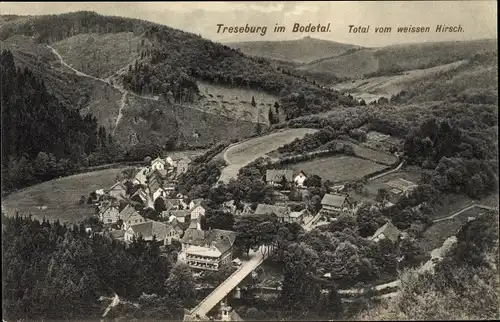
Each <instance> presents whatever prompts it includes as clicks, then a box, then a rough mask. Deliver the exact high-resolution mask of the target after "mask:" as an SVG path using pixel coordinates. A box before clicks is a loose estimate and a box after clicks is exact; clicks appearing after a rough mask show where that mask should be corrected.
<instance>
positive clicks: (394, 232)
mask: <svg viewBox="0 0 500 322" xmlns="http://www.w3.org/2000/svg"><path fill="white" fill-rule="evenodd" d="M380 234H384V236H385V237H386V238H388V239H389V240H391V241H392V242H395V241H397V240H398V238H399V235H400V234H401V232H400V231H399V230H398V229H397V228H396V226H394V225H393V224H392V222H390V221H388V222H387V223H386V224H385V225H383V226H382V227H380V228H379V229H377V231H376V232H375V234H373V236H372V237H371V240H374V239H375V238H377V237H378V236H379V235H380Z"/></svg>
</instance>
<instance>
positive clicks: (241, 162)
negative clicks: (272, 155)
mask: <svg viewBox="0 0 500 322" xmlns="http://www.w3.org/2000/svg"><path fill="white" fill-rule="evenodd" d="M316 131H317V130H315V129H304V128H303V129H287V130H285V131H280V132H276V133H271V134H268V135H265V136H261V137H256V138H253V139H250V140H247V141H243V142H240V143H237V144H235V145H232V146H230V147H229V148H227V149H226V150H225V151H224V152H223V153H224V160H225V161H226V162H227V163H228V166H226V167H225V168H224V169H222V173H221V177H220V179H219V180H221V181H223V182H227V181H229V179H231V178H236V176H237V175H238V171H239V169H240V168H241V167H244V166H245V165H247V164H248V163H250V162H252V161H254V160H255V159H257V158H260V157H263V156H265V155H266V154H267V153H269V152H271V151H274V150H276V149H277V148H279V147H280V146H282V145H285V144H288V143H290V142H292V141H293V140H295V139H297V138H299V139H300V138H303V137H304V136H305V135H306V134H308V133H314V132H316Z"/></svg>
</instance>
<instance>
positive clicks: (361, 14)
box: [0, 1, 497, 46]
mask: <svg viewBox="0 0 500 322" xmlns="http://www.w3.org/2000/svg"><path fill="white" fill-rule="evenodd" d="M79 10H91V11H96V12H98V13H100V14H105V15H116V16H123V17H131V18H139V19H144V20H149V21H153V22H157V23H161V24H165V25H168V26H171V27H174V28H178V29H181V30H185V31H190V32H194V33H196V34H201V35H202V36H203V37H205V38H208V39H211V40H216V41H220V42H228V41H253V40H289V39H298V38H303V37H305V36H311V37H315V38H321V39H327V40H333V41H338V42H344V43H352V44H357V45H362V46H384V45H390V44H398V43H409V42H423V41H445V40H471V39H484V38H497V5H496V1H407V2H406V1H386V2H382V1H377V2H300V1H287V2H282V1H270V2H126V3H123V2H108V3H106V2H92V3H85V2H74V3H68V2H66V3H64V2H61V3H47V2H45V3H41V2H40V3H37V2H32V3H15V2H2V3H0V12H1V13H2V14H22V15H39V14H58V13H64V12H70V11H79ZM247 23H248V24H249V25H251V26H267V27H268V28H267V29H268V30H267V33H266V35H264V36H261V35H260V34H227V33H225V34H222V33H219V34H218V33H217V24H224V25H226V26H245V24H247ZM294 23H300V24H304V25H307V24H309V23H313V24H314V25H317V24H323V25H326V24H328V23H330V24H331V32H329V33H292V32H291V30H292V27H293V24H294ZM276 24H280V25H283V26H285V27H286V29H287V31H286V32H285V33H273V32H272V29H273V28H274V26H275V25H276ZM438 24H441V25H461V26H462V28H463V30H464V31H463V32H460V33H435V32H431V33H424V34H406V35H405V34H398V33H396V32H394V31H393V32H392V33H391V34H375V33H373V31H374V28H375V27H377V26H380V27H382V26H390V27H392V28H393V30H394V29H396V28H397V27H398V26H409V25H413V26H429V27H430V28H431V30H432V31H434V30H435V27H436V25H438ZM349 25H356V26H358V25H362V26H367V25H370V26H371V27H370V33H369V34H361V33H356V34H355V33H349V27H348V26H349Z"/></svg>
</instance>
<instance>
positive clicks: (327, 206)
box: [320, 193, 352, 215]
mask: <svg viewBox="0 0 500 322" xmlns="http://www.w3.org/2000/svg"><path fill="white" fill-rule="evenodd" d="M351 207H352V204H351V202H350V200H349V199H348V198H347V196H345V195H337V194H328V193H327V194H325V195H324V196H323V199H322V200H321V210H320V212H322V213H324V214H329V215H338V214H340V213H343V212H349V211H350V210H351Z"/></svg>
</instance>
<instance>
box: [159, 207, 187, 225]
mask: <svg viewBox="0 0 500 322" xmlns="http://www.w3.org/2000/svg"><path fill="white" fill-rule="evenodd" d="M161 216H162V218H168V219H169V220H171V219H172V217H173V218H175V219H176V220H177V221H179V222H181V223H185V222H186V218H187V217H188V216H189V210H187V209H183V210H165V211H162V213H161Z"/></svg>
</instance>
